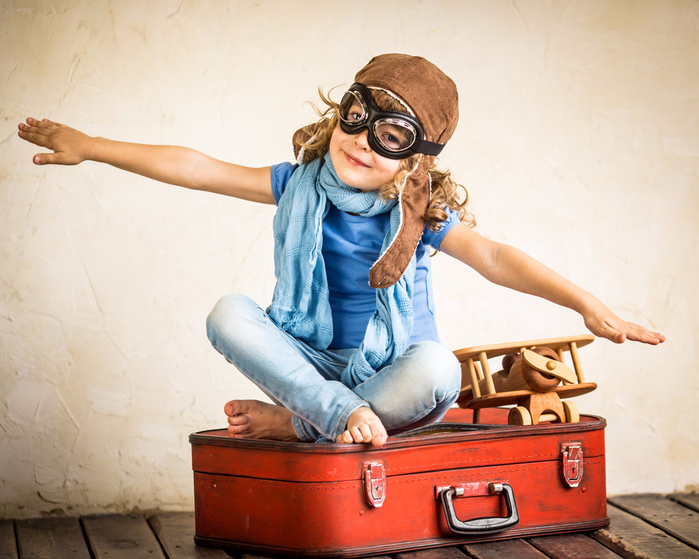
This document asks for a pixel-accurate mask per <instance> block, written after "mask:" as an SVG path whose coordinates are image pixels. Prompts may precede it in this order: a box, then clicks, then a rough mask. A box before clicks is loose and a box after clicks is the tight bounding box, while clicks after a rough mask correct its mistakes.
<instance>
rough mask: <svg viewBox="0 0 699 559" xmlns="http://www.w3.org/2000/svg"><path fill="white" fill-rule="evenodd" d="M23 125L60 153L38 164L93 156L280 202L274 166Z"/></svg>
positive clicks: (169, 179) (160, 177) (40, 123)
mask: <svg viewBox="0 0 699 559" xmlns="http://www.w3.org/2000/svg"><path fill="white" fill-rule="evenodd" d="M19 130H20V131H19V136H20V138H22V139H24V140H27V141H28V142H31V143H32V144H35V145H37V146H41V147H45V148H48V149H50V150H52V151H53V152H54V153H40V154H37V155H35V156H34V159H33V161H34V163H35V164H36V165H46V164H55V165H77V164H78V163H81V162H83V161H86V160H92V161H98V162H101V163H109V164H110V165H113V166H114V167H118V168H119V169H124V170H125V171H130V172H132V173H137V174H139V175H143V176H144V177H148V178H151V179H155V180H157V181H160V182H165V183H168V184H174V185H177V186H184V187H186V188H192V189H195V190H206V191H209V192H215V193H217V194H225V195H227V196H235V197H236V198H242V199H244V200H250V201H252V202H262V203H265V204H273V203H274V196H273V195H272V179H271V177H270V168H269V167H262V168H251V167H243V166H240V165H234V164H232V163H226V162H224V161H219V160H217V159H214V158H212V157H209V156H207V155H204V154H203V153H199V152H198V151H195V150H193V149H189V148H184V147H177V146H154V145H145V144H132V143H127V142H116V141H113V140H107V139H106V138H93V137H91V136H88V135H87V134H83V133H82V132H79V131H78V130H74V129H73V128H70V127H68V126H64V125H63V124H58V123H56V122H51V121H50V120H47V119H44V120H35V119H33V118H28V119H27V124H24V123H22V124H20V125H19Z"/></svg>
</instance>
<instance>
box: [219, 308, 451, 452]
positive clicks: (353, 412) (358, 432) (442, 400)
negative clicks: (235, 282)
mask: <svg viewBox="0 0 699 559" xmlns="http://www.w3.org/2000/svg"><path fill="white" fill-rule="evenodd" d="M207 333H208V336H209V340H210V341H211V343H212V345H213V346H214V348H216V350H217V351H219V352H220V353H221V354H222V355H223V356H224V357H225V358H226V359H227V360H228V361H229V362H230V363H232V364H233V365H235V366H236V367H237V368H238V369H239V370H240V371H241V372H242V373H243V374H244V375H245V376H246V377H248V378H249V379H250V380H251V381H252V382H253V383H255V384H256V385H257V386H258V387H259V388H260V389H261V390H262V391H263V392H264V393H265V394H267V395H268V396H269V397H270V398H271V399H272V401H273V402H275V405H273V404H266V403H264V402H259V401H257V400H232V401H231V402H228V403H227V404H226V406H225V408H224V410H225V412H226V415H227V416H228V422H229V432H230V433H231V435H232V436H235V437H245V438H272V439H276V440H301V441H324V442H327V441H339V442H347V443H349V442H372V443H373V444H375V445H378V446H380V445H382V444H383V443H384V442H385V441H386V436H387V431H388V433H390V432H391V431H395V430H402V429H405V428H407V427H409V426H417V425H422V424H427V423H433V422H437V421H439V420H441V418H442V417H443V416H444V414H445V413H446V411H447V409H448V408H449V407H450V406H451V405H452V404H453V402H454V401H455V400H456V397H457V396H458V392H459V387H460V380H461V373H460V367H459V364H458V361H457V360H456V358H455V357H454V355H453V354H452V353H451V352H450V351H449V350H448V349H446V348H445V347H444V346H442V345H441V344H438V343H435V342H421V343H418V344H414V345H412V346H410V347H409V348H408V350H407V351H406V352H405V353H404V354H403V355H402V356H400V357H398V358H397V359H395V361H394V362H393V364H391V365H390V366H387V367H384V368H383V369H381V371H379V372H378V373H377V374H376V375H374V376H373V377H371V378H369V379H368V380H367V381H365V382H364V383H362V384H360V385H358V386H355V387H354V388H352V389H350V388H348V387H347V386H345V385H343V384H342V383H341V382H340V380H339V379H340V377H341V373H342V370H343V369H344V368H345V367H346V365H347V361H348V359H349V356H350V355H351V354H352V352H353V351H354V350H352V349H349V350H325V351H318V350H315V349H313V348H311V347H309V346H307V345H306V344H304V343H303V342H301V341H299V340H296V339H294V338H293V337H291V336H289V335H288V334H286V333H285V332H283V331H282V330H280V329H279V328H278V327H277V325H276V324H275V323H274V322H273V321H272V320H271V319H270V318H269V317H268V316H267V314H266V313H265V311H264V310H263V309H261V308H260V307H259V306H258V305H257V304H256V303H255V302H254V301H252V300H251V299H249V298H248V297H245V296H243V295H237V294H231V295H227V296H225V297H223V298H222V299H221V300H220V301H219V302H218V303H217V304H216V306H215V307H214V309H213V310H212V311H211V313H210V315H209V317H208V319H207Z"/></svg>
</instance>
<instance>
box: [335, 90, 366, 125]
mask: <svg viewBox="0 0 699 559" xmlns="http://www.w3.org/2000/svg"><path fill="white" fill-rule="evenodd" d="M368 115H369V111H367V107H366V105H365V103H364V99H362V96H361V95H359V94H358V93H357V92H356V91H348V92H347V93H345V95H344V97H343V98H342V101H341V102H340V118H341V119H342V120H343V121H344V122H345V123H346V124H349V125H350V126H359V125H361V124H364V122H365V121H366V119H367V116H368Z"/></svg>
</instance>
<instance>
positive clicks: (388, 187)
mask: <svg viewBox="0 0 699 559" xmlns="http://www.w3.org/2000/svg"><path fill="white" fill-rule="evenodd" d="M331 91H332V90H331ZM318 93H319V95H320V98H321V99H322V101H323V103H325V105H326V107H327V108H326V109H325V110H324V111H321V110H320V109H319V108H318V107H316V106H315V105H313V108H314V109H315V111H316V112H317V113H318V116H319V117H320V119H319V120H318V122H316V123H315V124H313V125H311V126H310V127H307V128H306V130H305V131H306V134H307V135H308V137H307V138H303V137H296V138H295V142H296V143H297V144H298V145H299V146H301V147H302V148H304V150H305V152H304V161H306V162H308V161H313V160H314V159H316V158H318V157H323V156H325V154H326V153H327V151H328V149H329V147H330V137H331V136H332V134H333V131H334V130H335V128H336V127H337V125H338V123H339V122H340V116H339V108H340V106H339V104H338V103H336V102H335V101H333V100H332V99H330V97H329V95H325V94H324V93H323V90H322V89H321V88H318ZM371 93H372V96H373V97H374V100H375V101H376V104H377V105H378V106H379V108H380V109H381V110H384V111H402V112H405V107H404V106H403V105H402V103H400V101H398V100H397V99H395V98H394V97H392V96H391V95H389V94H388V93H386V92H384V91H381V90H376V89H375V90H372V92H371ZM420 157H421V155H420V154H416V155H412V156H411V157H408V158H407V159H402V160H401V162H400V168H399V170H398V173H397V174H396V176H395V177H394V178H393V180H392V181H391V182H389V183H388V184H385V185H383V186H382V187H381V188H380V189H379V196H381V197H382V198H384V199H386V200H393V199H394V198H396V196H398V192H400V189H401V186H402V185H403V183H404V182H405V180H406V179H407V178H408V176H410V174H411V173H412V172H413V171H414V170H415V167H416V165H417V164H418V163H419V160H420ZM428 172H429V174H430V181H431V192H430V201H429V204H428V205H427V210H426V211H425V221H426V222H427V225H428V227H429V228H430V229H432V230H433V231H437V230H439V228H440V226H441V223H442V222H443V221H445V220H446V219H447V217H448V214H447V212H446V210H447V209H451V210H456V211H457V212H458V213H459V220H460V221H461V222H462V223H464V224H465V225H467V226H468V227H474V226H475V224H476V220H475V219H474V217H473V215H472V214H471V213H470V212H469V211H468V210H467V209H466V205H467V204H468V191H467V190H466V188H465V187H464V186H463V185H460V184H458V183H457V182H455V181H454V180H453V179H452V178H451V173H450V172H449V171H441V170H439V169H437V167H436V165H432V167H430V169H429V171H428ZM460 189H461V190H463V194H462V195H461V196H459V190H460Z"/></svg>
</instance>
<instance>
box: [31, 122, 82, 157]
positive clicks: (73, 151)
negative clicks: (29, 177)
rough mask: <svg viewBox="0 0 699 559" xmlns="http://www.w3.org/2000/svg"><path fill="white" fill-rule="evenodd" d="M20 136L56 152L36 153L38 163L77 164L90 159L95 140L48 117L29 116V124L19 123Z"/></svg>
mask: <svg viewBox="0 0 699 559" xmlns="http://www.w3.org/2000/svg"><path fill="white" fill-rule="evenodd" d="M19 137H20V138H22V139H23V140H27V141H28V142H31V143H32V144H35V145H37V146H41V147H44V148H48V149H50V150H52V151H53V152H54V153H39V154H37V155H35V156H34V159H33V161H34V163H35V164H36V165H46V164H47V163H51V164H54V165H77V164H78V163H81V162H82V161H85V160H86V159H88V157H89V155H90V150H91V146H92V141H93V138H91V137H90V136H88V135H87V134H83V133H82V132H79V131H78V130H74V129H73V128H69V127H68V126H64V125H63V124H58V123H57V122H51V121H50V120H48V119H46V118H45V119H43V120H36V119H33V118H28V119H27V124H24V123H21V124H20V125H19Z"/></svg>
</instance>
